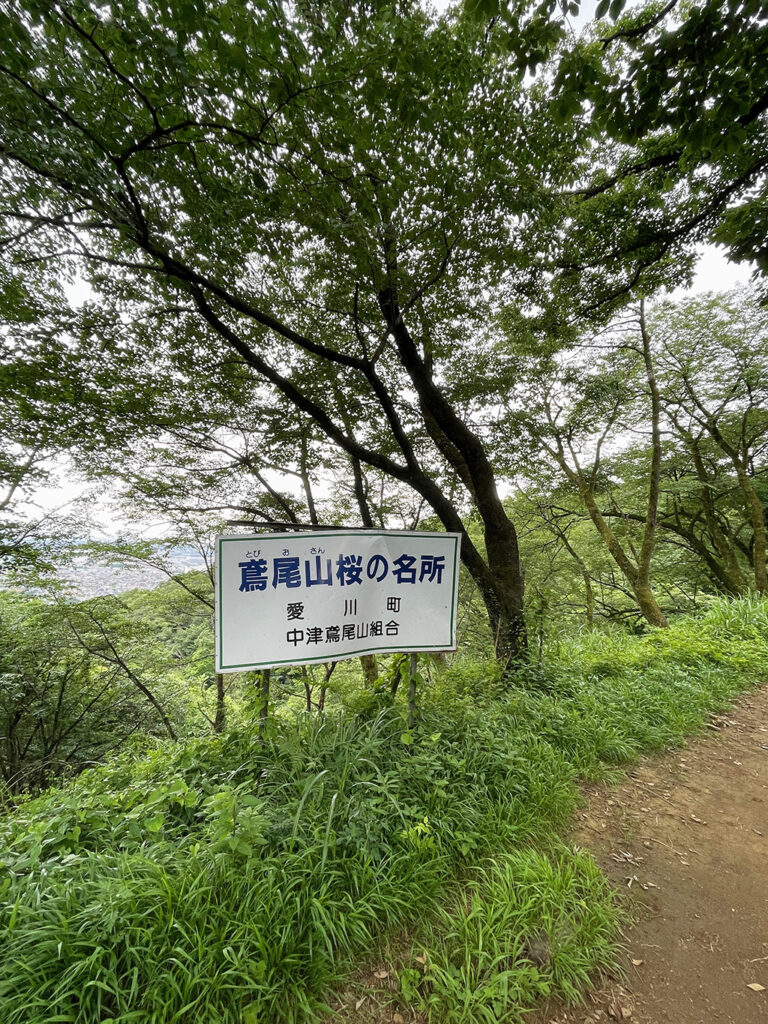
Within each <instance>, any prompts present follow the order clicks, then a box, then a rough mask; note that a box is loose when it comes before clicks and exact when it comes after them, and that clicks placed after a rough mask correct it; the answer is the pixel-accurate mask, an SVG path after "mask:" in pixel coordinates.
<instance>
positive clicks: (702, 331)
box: [656, 293, 768, 594]
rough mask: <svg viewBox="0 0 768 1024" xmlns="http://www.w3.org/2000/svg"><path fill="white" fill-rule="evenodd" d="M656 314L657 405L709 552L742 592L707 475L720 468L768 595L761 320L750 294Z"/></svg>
mask: <svg viewBox="0 0 768 1024" xmlns="http://www.w3.org/2000/svg"><path fill="white" fill-rule="evenodd" d="M656 317H657V322H658V324H659V333H660V336H661V339H662V341H663V356H662V358H663V363H664V381H663V388H664V392H665V395H664V400H665V405H666V408H667V410H668V415H669V416H670V418H671V420H672V423H673V424H674V429H675V431H676V432H677V434H678V436H679V437H680V439H681V440H682V442H683V444H684V445H685V448H686V450H687V451H688V453H689V455H690V457H691V459H692V461H693V463H694V466H695V469H696V475H697V479H698V481H699V484H700V493H701V507H702V512H703V516H704V519H705V521H706V523H707V527H708V532H709V535H710V537H711V542H712V545H713V548H714V550H715V552H717V554H718V555H719V557H720V559H721V560H722V563H723V568H724V573H725V576H726V578H727V579H728V580H729V581H730V583H731V586H732V587H733V589H735V590H740V589H742V581H743V575H742V571H741V567H740V565H739V554H738V548H737V545H736V543H734V538H732V537H731V538H729V536H728V534H729V533H731V532H732V531H731V530H730V528H729V526H728V524H727V523H726V522H724V521H723V519H722V516H719V515H718V514H717V511H716V507H715V500H716V497H717V490H716V484H715V480H714V479H713V477H714V476H715V475H717V474H719V473H721V472H722V470H723V468H727V475H728V476H729V477H730V479H731V481H732V482H733V481H735V483H736V485H737V488H738V490H739V491H741V498H742V502H743V518H744V519H745V521H746V523H747V524H748V525H749V527H750V530H751V538H750V540H749V543H748V544H747V545H745V547H744V548H743V549H742V550H743V553H744V554H746V555H747V557H748V559H749V561H750V562H751V563H752V569H753V574H754V586H755V589H756V590H757V592H758V593H763V594H765V593H768V575H766V553H767V552H766V547H767V545H766V517H765V511H764V506H765V503H766V494H765V460H766V454H768V412H767V411H766V410H768V387H767V386H766V382H767V381H768V316H766V313H765V311H764V310H763V309H761V308H760V307H759V306H758V305H757V302H756V301H755V298H754V297H753V296H750V295H748V294H739V293H731V294H730V295H727V296H717V295H707V296H703V297H701V298H696V299H690V300H688V301H687V302H685V303H681V304H680V305H679V306H678V307H677V308H674V307H671V306H670V305H665V306H662V307H660V308H659V310H658V311H657V314H656ZM713 455H714V459H713ZM723 464H724V466H723ZM708 465H709V466H712V467H713V469H714V472H713V470H712V469H708Z"/></svg>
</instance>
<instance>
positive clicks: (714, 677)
mask: <svg viewBox="0 0 768 1024" xmlns="http://www.w3.org/2000/svg"><path fill="white" fill-rule="evenodd" d="M766 608H767V606H766V604H765V603H763V602H757V601H753V602H746V601H745V602H738V603H726V602H720V603H717V604H715V605H714V606H713V608H712V609H711V610H710V611H709V613H708V614H707V615H706V616H705V617H704V618H703V619H701V620H695V621H694V620H689V621H687V622H681V623H678V624H676V625H674V626H673V627H672V628H671V629H669V630H666V631H658V632H653V633H650V634H648V635H647V636H644V637H641V638H630V637H623V636H608V637H606V636H600V635H596V634H590V635H585V636H583V637H581V638H578V639H576V640H569V641H567V642H566V641H563V642H561V644H560V645H559V649H557V650H556V651H554V652H553V654H552V656H551V658H550V659H549V660H548V661H547V662H546V663H545V664H544V665H543V666H541V667H535V668H530V669H528V670H527V671H526V672H524V673H521V675H520V677H519V678H518V679H517V680H516V682H515V684H514V685H512V686H509V685H508V684H502V683H501V682H500V681H499V679H498V678H497V676H496V674H495V672H494V671H493V670H492V669H488V670H481V668H480V667H478V666H467V665H463V666H459V667H457V668H454V669H452V670H450V671H448V672H445V673H443V674H442V675H441V676H440V677H439V678H438V679H437V680H435V682H434V683H433V685H432V686H431V687H429V688H428V689H426V690H425V692H424V693H423V695H422V707H421V719H420V721H419V722H418V725H417V729H416V731H415V737H414V739H415V742H414V743H412V744H405V743H403V742H402V734H403V714H404V709H403V707H402V706H401V705H399V704H397V705H395V706H387V705H386V703H385V700H386V698H384V697H380V696H376V695H370V694H367V695H365V694H357V695H356V696H355V697H354V713H353V712H352V711H349V712H346V713H343V714H339V715H334V716H328V717H326V718H319V717H311V718H310V717H306V716H299V717H297V718H296V719H295V720H294V721H288V722H286V721H282V722H281V721H277V722H275V723H273V726H272V729H271V731H270V732H268V734H267V736H266V737H265V741H264V743H263V744H260V743H258V742H257V739H256V736H255V734H254V733H253V731H251V730H248V729H244V730H240V731H238V732H235V733H231V734H229V735H228V736H225V737H214V738H210V739H206V740H198V741H194V742H191V743H187V744H184V745H181V746H175V747H170V746H169V747H163V748H160V749H158V750H157V751H156V752H154V753H153V754H152V755H151V756H149V757H146V758H143V759H142V760H140V761H132V760H131V759H130V758H129V757H123V758H120V759H117V760H116V761H114V762H112V763H110V764H109V765H107V766H105V767H103V768H101V769H97V770H94V771H91V772H87V773H85V774H84V775H83V776H81V777H80V778H79V779H77V780H76V781H75V782H74V783H73V784H71V785H70V786H69V787H67V788H65V789H59V790H54V791H51V792H49V793H47V794H45V795H43V796H41V797H39V798H37V799H36V800H32V801H30V802H28V803H26V804H23V805H22V806H20V807H19V808H18V809H17V810H16V811H15V812H14V813H13V814H11V815H9V816H8V817H7V818H6V819H4V820H3V821H0V948H1V949H2V950H3V953H2V957H1V958H0V1020H2V1021H3V1024H54V1022H60V1024H64V1022H67V1024H107V1022H113V1024H132V1022H136V1024H138V1022H141V1024H187V1022H189V1024H191V1022H192V1021H195V1022H198V1021H205V1022H206V1024H235V1022H237V1024H265V1022H269V1024H298V1022H309V1021H312V1020H317V1019H319V1018H321V1017H322V1016H323V1015H324V1014H325V1013H326V1012H327V1005H326V1000H327V998H328V993H329V992H330V990H331V989H332V988H333V987H334V986H336V985H339V984H340V983H342V982H343V980H344V979H345V978H346V977H348V976H349V974H350V972H351V971H352V970H353V968H354V965H355V963H356V961H358V960H359V958H361V957H363V956H364V955H366V954H367V953H369V952H370V950H371V949H372V948H374V947H375V946H376V944H377V943H378V942H380V941H382V940H383V938H384V937H385V936H387V935H391V934H394V933H395V932H396V931H398V930H402V929H408V930H409V931H410V932H411V933H412V934H413V935H414V941H415V942H416V945H415V946H414V950H413V960H412V962H410V963H407V962H406V963H404V965H403V967H402V969H401V971H400V976H399V984H400V996H401V999H402V1001H403V1002H404V1003H405V1004H406V1005H409V1006H412V1007H414V1008H417V1009H420V1010H421V1011H423V1012H424V1013H426V1014H427V1015H429V1017H430V1019H431V1020H434V1021H435V1022H438V1021H440V1022H443V1024H453V1022H462V1024H483V1022H486V1021H491V1020H493V1021H510V1022H512V1021H517V1020H519V1019H520V1013H521V1011H522V1009H523V1008H524V1007H526V1006H529V1005H531V1004H532V1003H533V1002H535V1000H536V999H538V998H540V997H541V996H542V995H548V994H553V995H560V996H562V997H565V998H567V999H575V998H577V997H578V995H579V993H580V992H581V991H582V990H583V988H584V985H585V984H586V983H587V979H588V977H589V975H590V973H591V972H592V971H593V970H595V969H599V968H601V967H605V966H607V965H608V964H609V963H610V962H611V958H612V956H613V948H614V943H615V941H616V935H617V927H618V921H617V915H616V910H615V907H614V906H613V903H612V898H611V895H610V892H609V890H608V888H607V885H606V883H605V881H604V880H603V878H602V876H601V875H600V873H599V872H598V870H597V869H596V867H595V866H594V864H593V863H592V861H591V860H590V859H589V858H588V857H587V856H586V855H585V854H583V853H579V852H576V851H573V850H570V849H568V848H567V847H564V846H563V845H562V843H561V842H560V841H559V840H558V834H559V833H560V832H561V830H562V829H563V827H564V825H565V824H566V822H567V821H568V819H569V817H570V814H571V812H572V810H573V807H574V804H575V801H576V799H577V785H576V784H577V781H578V780H579V779H580V778H599V777H603V776H605V774H606V773H607V772H608V773H609V772H610V771H612V770H615V769H616V767H617V766H619V765H621V764H625V763H627V762H628V761H630V760H631V759H632V758H634V757H636V756H637V755H638V754H639V753H640V752H642V751H649V750H656V749H660V748H663V747H665V746H669V745H670V744H674V743H678V742H680V741H681V740H682V739H683V738H684V737H685V736H686V735H687V734H689V733H690V732H692V731H693V730H695V729H696V728H697V727H699V726H700V725H701V724H702V723H703V722H704V721H705V720H706V718H707V716H708V715H710V714H711V713H713V712H715V711H717V710H719V709H721V708H723V707H724V706H725V705H726V703H727V701H728V700H729V699H730V698H732V697H733V696H734V695H735V694H736V693H737V692H738V691H739V690H741V689H744V688H745V687H746V686H748V685H750V684H752V683H754V682H757V681H758V680H760V679H761V678H763V677H764V676H765V674H766V666H768V639H767V638H768V614H767V611H766ZM382 702H384V703H382ZM458 879H461V880H462V884H461V885H457V880H458ZM416 957H420V958H421V959H418V960H417V959H416Z"/></svg>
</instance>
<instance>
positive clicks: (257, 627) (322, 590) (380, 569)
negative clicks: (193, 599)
mask: <svg viewBox="0 0 768 1024" xmlns="http://www.w3.org/2000/svg"><path fill="white" fill-rule="evenodd" d="M460 543H461V535H460V534H458V533H426V532H412V531H396V530H387V531H383V530H343V531H339V530H334V531H332V532H331V531H328V532H317V533H315V532H312V533H302V534H289V533H278V534H274V533H270V534H261V535H260V536H256V537H219V538H218V539H217V560H216V671H217V672H239V671H241V670H242V669H249V668H269V667H274V666H277V665H291V664H296V665H306V664H311V663H313V662H318V661H338V660H340V659H342V658H352V657H355V656H356V655H360V654H376V653H379V652H385V651H445V650H452V649H453V648H455V647H456V602H457V594H458V579H459V544H460Z"/></svg>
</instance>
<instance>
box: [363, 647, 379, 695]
mask: <svg viewBox="0 0 768 1024" xmlns="http://www.w3.org/2000/svg"><path fill="white" fill-rule="evenodd" d="M360 664H361V666H362V669H363V677H364V679H365V685H366V686H368V687H370V688H371V689H372V688H373V687H374V686H375V685H376V683H377V682H378V679H379V666H378V664H377V662H376V655H375V654H361V655H360Z"/></svg>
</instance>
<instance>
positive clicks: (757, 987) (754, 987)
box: [747, 981, 765, 992]
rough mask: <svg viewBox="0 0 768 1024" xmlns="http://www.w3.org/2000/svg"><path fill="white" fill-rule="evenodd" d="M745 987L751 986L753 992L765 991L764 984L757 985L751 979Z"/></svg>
mask: <svg viewBox="0 0 768 1024" xmlns="http://www.w3.org/2000/svg"><path fill="white" fill-rule="evenodd" d="M747 988H751V989H752V991H753V992H765V985H758V983H757V982H756V981H753V982H752V983H751V984H750V985H747Z"/></svg>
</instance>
